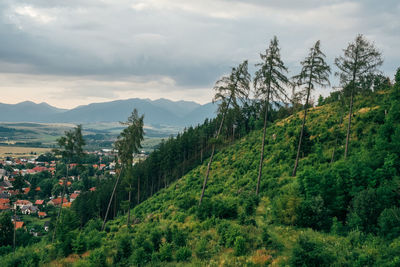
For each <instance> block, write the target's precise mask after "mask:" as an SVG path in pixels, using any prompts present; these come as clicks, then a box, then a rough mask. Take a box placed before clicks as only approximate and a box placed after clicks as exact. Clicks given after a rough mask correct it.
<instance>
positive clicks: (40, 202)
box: [35, 199, 44, 205]
mask: <svg viewBox="0 0 400 267" xmlns="http://www.w3.org/2000/svg"><path fill="white" fill-rule="evenodd" d="M43 203H44V200H41V199H38V200H36V201H35V205H43Z"/></svg>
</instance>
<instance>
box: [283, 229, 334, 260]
mask: <svg viewBox="0 0 400 267" xmlns="http://www.w3.org/2000/svg"><path fill="white" fill-rule="evenodd" d="M289 261H290V265H291V266H331V264H332V263H333V262H334V261H335V257H334V255H333V254H332V253H330V252H329V251H328V250H327V249H325V244H324V243H323V242H322V241H318V240H316V239H315V238H313V237H310V232H307V233H303V234H301V235H300V236H299V238H298V240H297V243H296V244H295V246H294V247H293V250H292V255H291V256H290V259H289Z"/></svg>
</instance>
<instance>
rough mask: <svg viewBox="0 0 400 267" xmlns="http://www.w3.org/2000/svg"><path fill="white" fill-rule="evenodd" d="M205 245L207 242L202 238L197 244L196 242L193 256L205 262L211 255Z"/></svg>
mask: <svg viewBox="0 0 400 267" xmlns="http://www.w3.org/2000/svg"><path fill="white" fill-rule="evenodd" d="M207 244H208V240H207V239H205V238H202V239H200V240H199V242H197V245H196V249H195V254H196V256H197V257H198V258H199V259H201V260H206V259H209V258H210V257H211V253H210V251H209V250H208V247H207Z"/></svg>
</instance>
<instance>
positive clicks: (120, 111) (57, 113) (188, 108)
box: [0, 98, 216, 127]
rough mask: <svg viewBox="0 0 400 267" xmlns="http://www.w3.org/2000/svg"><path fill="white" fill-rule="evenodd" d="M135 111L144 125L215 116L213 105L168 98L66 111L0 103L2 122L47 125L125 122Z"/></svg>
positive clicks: (191, 122)
mask: <svg viewBox="0 0 400 267" xmlns="http://www.w3.org/2000/svg"><path fill="white" fill-rule="evenodd" d="M134 108H136V109H137V110H138V111H139V113H140V114H144V115H145V124H149V125H155V126H160V125H171V126H181V127H182V126H189V125H196V124H198V123H201V122H203V121H204V120H205V119H206V118H213V117H215V111H216V106H215V105H213V104H212V103H208V104H205V105H200V104H198V103H196V102H192V101H171V100H168V99H158V100H150V99H139V98H132V99H127V100H116V101H111V102H103V103H92V104H89V105H83V106H79V107H76V108H74V109H70V110H66V109H59V108H56V107H53V106H50V105H49V104H47V103H40V104H35V103H33V102H30V101H26V102H21V103H18V104H1V103H0V122H44V123H49V122H52V123H60V122H71V123H95V122H118V121H125V120H126V119H127V118H128V116H129V115H130V113H131V112H132V110H133V109H134Z"/></svg>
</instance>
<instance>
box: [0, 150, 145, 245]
mask: <svg viewBox="0 0 400 267" xmlns="http://www.w3.org/2000/svg"><path fill="white" fill-rule="evenodd" d="M86 154H87V157H86V158H89V160H87V161H86V162H85V163H82V164H78V163H69V164H68V172H69V173H68V176H67V175H66V169H67V168H66V164H65V163H63V162H62V161H61V160H60V159H59V158H56V157H54V155H52V154H51V153H46V154H44V155H40V156H37V157H30V158H28V157H23V158H18V157H5V158H3V159H0V213H1V212H7V211H8V212H11V213H12V217H11V218H12V222H13V225H14V227H15V229H16V230H17V231H24V232H25V233H29V234H30V235H32V236H35V237H37V236H41V235H45V234H46V233H47V232H48V231H49V229H50V227H51V217H54V216H55V214H56V213H57V210H58V208H60V206H61V207H62V208H66V209H68V208H70V207H71V205H72V203H73V202H74V201H75V200H76V199H77V197H78V196H79V195H80V194H81V192H82V191H83V190H84V191H92V192H93V191H95V190H96V186H95V184H93V182H91V181H90V179H88V178H89V177H97V179H102V178H104V177H110V176H113V175H115V173H116V172H115V168H116V164H117V163H116V162H115V151H113V150H110V149H102V150H99V151H93V152H86ZM144 158H146V155H145V154H138V155H136V159H144ZM64 182H66V189H67V190H65V195H64V197H63V198H62V194H63V186H64Z"/></svg>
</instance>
